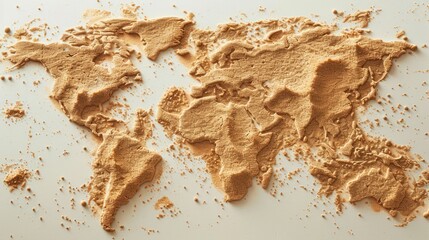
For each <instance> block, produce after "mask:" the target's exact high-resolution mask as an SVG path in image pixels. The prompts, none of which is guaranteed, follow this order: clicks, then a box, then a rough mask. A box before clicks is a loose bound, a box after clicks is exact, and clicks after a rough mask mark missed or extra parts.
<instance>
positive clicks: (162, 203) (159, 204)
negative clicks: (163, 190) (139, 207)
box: [154, 196, 174, 210]
mask: <svg viewBox="0 0 429 240" xmlns="http://www.w3.org/2000/svg"><path fill="white" fill-rule="evenodd" d="M173 206H174V204H173V202H172V201H171V200H170V199H169V198H168V197H166V196H164V197H162V198H160V199H158V201H156V203H155V205H154V208H155V209H156V210H159V209H162V208H164V209H170V208H172V207H173Z"/></svg>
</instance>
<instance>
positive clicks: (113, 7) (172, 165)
mask: <svg viewBox="0 0 429 240" xmlns="http://www.w3.org/2000/svg"><path fill="white" fill-rule="evenodd" d="M119 2H121V3H119ZM126 2H128V1H113V0H112V1H110V2H108V1H105V0H100V3H98V2H97V1H95V0H79V1H77V0H73V1H71V0H67V1H58V0H46V1H41V0H32V1H25V0H20V1H10V0H0V29H1V33H0V35H1V34H3V29H4V28H5V27H6V26H9V27H11V28H12V30H14V29H17V28H19V27H20V26H22V25H23V24H25V23H26V22H28V21H30V20H32V19H35V18H40V19H41V21H40V22H41V23H45V22H46V23H47V24H48V25H49V26H50V27H51V28H54V27H55V29H58V31H59V33H57V34H56V35H54V36H52V37H51V39H52V41H55V40H58V39H59V37H60V36H61V33H62V32H63V31H64V30H65V29H67V28H70V27H74V26H77V25H80V24H82V18H81V15H82V13H83V12H84V10H86V9H88V8H97V9H105V10H109V11H112V12H113V13H114V14H115V15H116V16H119V13H120V11H119V10H120V7H121V4H123V3H126ZM135 3H136V4H139V5H141V7H142V10H143V13H144V14H145V15H146V16H148V17H149V18H156V17H163V16H179V17H185V14H184V13H183V11H184V10H187V11H191V12H193V13H195V15H196V16H195V20H196V22H197V25H198V26H199V27H200V28H206V27H209V28H213V27H215V26H216V25H217V24H220V23H225V22H228V21H229V17H232V18H233V19H236V20H240V19H241V20H243V21H253V20H261V19H267V18H280V17H292V16H307V17H310V18H312V19H314V20H317V21H324V22H328V23H331V22H332V21H333V20H334V18H335V16H334V15H333V14H332V10H333V9H338V10H342V11H346V12H347V13H352V12H354V11H356V10H365V9H368V8H370V7H375V9H378V8H379V9H381V10H382V11H381V12H380V13H379V14H374V19H373V21H372V22H371V23H370V29H371V30H372V31H373V32H372V33H371V35H370V36H372V37H374V38H382V39H384V40H395V39H396V38H395V35H396V33H397V32H398V31H399V30H405V31H406V34H407V36H408V37H409V39H410V42H411V43H414V44H416V45H418V46H421V45H423V44H429V6H428V4H429V3H428V2H427V1H424V0H422V1H389V0H385V1H369V0H368V1H367V0H365V1H359V2H353V1H344V0H342V1H341V0H338V1H312V0H296V1H286V0H279V1H256V0H252V1H250V0H248V1H231V0H216V1H180V0H174V1H164V0H163V1H156V0H154V1H136V2H135ZM173 4H175V5H176V6H177V7H176V8H174V7H173ZM17 5H18V6H19V8H17V7H16V6H17ZM259 6H263V7H265V8H266V11H265V12H260V11H258V9H259ZM38 8H41V10H38ZM243 14H245V15H243ZM2 47H3V48H2V49H1V51H4V45H3V46H2ZM164 59H168V60H171V61H173V62H174V69H175V71H170V70H169V66H168V65H167V64H166V63H165V62H164ZM396 63H397V64H398V66H396V65H397V64H395V67H394V68H393V69H392V70H391V72H390V74H389V77H388V78H387V80H386V81H384V82H383V83H381V86H380V92H379V94H380V96H386V95H387V94H391V95H392V102H393V106H396V105H397V104H398V103H401V104H403V105H408V106H413V105H415V106H416V107H415V109H416V110H415V111H414V110H413V111H411V112H410V113H408V114H406V116H405V120H406V123H407V124H408V125H409V127H408V128H404V127H402V126H399V125H397V124H395V121H392V124H386V123H385V122H382V124H381V126H380V127H376V128H374V129H372V130H370V129H369V128H368V127H366V129H367V131H368V132H369V133H370V134H372V135H375V136H386V137H388V138H390V139H392V140H393V141H394V142H396V143H400V144H409V145H411V146H412V147H413V152H415V153H418V154H420V155H421V156H423V157H424V158H425V159H426V160H429V148H428V146H429V144H428V143H429V137H428V136H425V132H429V121H428V120H429V116H428V115H429V114H428V110H429V107H428V106H429V104H428V93H427V91H428V86H427V85H426V86H422V83H423V81H428V80H429V74H428V73H421V72H419V71H420V70H427V69H429V50H428V48H420V49H419V50H418V51H417V52H415V53H414V54H412V55H407V56H403V57H402V58H401V59H400V60H399V61H397V62H396ZM151 65H153V63H151V62H150V61H149V60H144V61H143V62H142V63H139V64H138V65H137V66H138V68H139V69H140V70H141V72H142V75H143V78H144V84H142V85H139V86H138V87H137V88H136V89H135V90H134V92H135V96H131V94H130V92H126V91H125V92H121V93H120V94H119V95H121V94H122V95H124V96H127V98H128V100H129V102H130V103H131V104H130V105H131V106H132V108H137V107H141V108H144V109H149V108H150V107H153V108H154V110H156V104H157V103H158V102H159V100H160V98H161V97H162V95H163V93H164V92H165V90H166V89H168V88H169V87H170V86H173V85H176V86H183V87H185V88H189V86H190V85H191V84H193V83H195V81H194V80H192V79H191V78H190V77H189V76H187V75H186V73H187V70H186V69H185V67H184V66H182V65H181V64H180V63H179V62H178V61H177V59H176V58H175V56H174V55H173V54H171V52H169V51H167V52H166V53H163V54H162V55H161V56H160V58H159V59H158V61H157V64H156V65H157V67H156V68H153V67H152V68H149V66H151ZM9 66H10V65H8V64H7V63H6V62H2V63H0V75H5V76H12V77H13V80H12V81H8V80H7V81H4V82H0V108H1V109H3V108H4V107H6V106H8V104H11V103H14V102H15V101H18V100H19V101H22V102H23V104H24V108H25V109H26V111H27V116H26V117H25V118H24V119H22V120H18V121H15V122H13V121H11V120H8V119H6V118H5V117H4V115H2V116H0V149H1V151H0V163H1V164H13V163H18V164H23V165H25V166H27V167H28V168H29V169H30V170H34V169H39V171H40V173H41V175H40V179H37V177H33V178H31V179H30V180H29V182H28V186H29V187H31V189H32V193H28V192H27V191H14V192H13V193H9V191H8V189H7V187H6V186H5V185H3V184H1V185H0V196H1V197H0V239H9V238H10V237H11V235H12V237H13V239H82V240H83V239H112V237H114V238H115V239H122V238H125V239H287V238H291V239H304V238H305V239H348V238H350V239H368V240H369V239H415V240H417V239H428V237H429V221H428V220H426V219H424V218H423V217H421V216H418V218H417V219H416V220H415V221H413V222H411V223H410V224H409V225H408V226H407V227H404V228H399V227H395V226H394V225H395V224H396V223H397V222H395V221H394V220H388V219H387V217H388V214H387V213H385V212H384V211H381V212H375V211H374V210H373V209H372V208H371V206H370V205H369V204H365V203H364V202H362V203H361V204H357V205H350V204H346V210H345V211H344V213H343V214H342V215H341V216H336V215H335V217H332V216H330V215H328V216H327V218H326V219H324V218H322V217H321V214H322V213H324V212H335V208H334V205H333V203H332V200H320V199H319V198H318V197H317V196H316V195H314V194H311V193H309V192H307V191H305V190H303V189H302V188H300V187H299V186H300V185H304V186H307V187H308V188H315V189H316V190H317V189H318V186H316V187H314V186H313V183H314V178H312V177H311V176H309V174H308V173H307V171H303V172H301V173H300V174H299V176H296V177H294V178H293V180H289V181H286V182H287V183H288V185H286V186H284V187H281V188H280V191H282V192H283V193H284V196H280V195H278V196H277V197H272V196H271V195H270V194H269V192H265V191H264V190H262V189H261V188H260V187H259V186H257V185H254V187H252V188H251V189H250V190H249V193H248V195H247V197H246V199H244V200H242V201H239V202H236V203H232V204H225V206H224V207H222V206H221V205H220V204H219V203H216V202H215V201H214V198H217V199H222V198H223V196H222V193H221V192H219V191H218V190H217V189H215V188H214V187H213V186H212V185H211V182H210V181H211V180H210V177H209V176H208V175H207V174H205V173H204V171H203V170H198V169H204V163H203V162H202V161H201V160H199V159H198V158H196V159H195V160H192V161H190V160H188V161H186V163H183V162H179V161H177V160H176V159H175V158H174V157H173V156H172V155H171V154H169V153H168V152H166V151H165V149H166V147H168V146H169V145H170V144H171V141H170V140H169V139H168V138H166V136H165V135H164V133H163V131H162V127H161V126H160V125H158V124H156V126H157V128H156V130H155V136H156V142H157V143H158V145H157V146H153V145H152V144H150V143H149V146H150V147H151V148H153V149H157V150H158V151H160V152H161V155H162V156H163V158H164V173H163V175H162V177H161V180H160V182H161V183H160V184H154V186H153V187H152V188H149V189H144V188H142V189H141V190H140V191H139V193H138V194H137V196H136V197H134V198H133V199H132V201H131V202H130V203H129V204H128V205H127V206H124V207H122V208H121V209H120V211H119V213H118V214H117V220H118V221H119V222H120V225H124V226H125V229H124V230H119V229H118V231H117V233H116V234H114V235H111V234H109V233H106V232H105V231H103V229H102V228H101V226H100V224H99V222H98V216H94V215H93V214H92V213H91V211H89V210H88V209H85V208H83V207H81V206H80V204H79V203H80V201H81V200H86V199H87V193H86V192H85V191H77V192H75V193H73V194H71V193H69V191H68V189H69V188H73V189H79V187H80V186H81V185H82V184H84V183H87V182H88V181H89V178H90V176H91V167H90V163H91V159H92V156H91V155H90V154H88V153H87V152H85V151H84V150H83V147H85V146H86V147H88V148H89V149H94V148H95V147H96V144H95V142H94V141H93V139H92V137H91V136H90V134H88V132H87V131H86V130H85V129H82V128H80V127H78V126H76V125H74V124H72V123H70V122H69V121H68V119H67V118H66V116H65V115H64V114H63V113H62V112H61V111H59V110H58V109H57V108H56V107H54V105H53V104H52V102H51V100H49V98H48V95H49V92H50V88H51V86H52V83H53V79H52V78H51V77H50V76H49V74H48V73H46V71H45V70H44V69H43V68H42V67H41V66H40V65H38V64H34V63H33V64H28V65H27V66H26V67H24V68H23V69H21V70H18V71H14V72H6V68H7V67H9ZM155 70H156V73H154V71H155ZM181 74H184V75H185V77H182V76H181ZM35 80H41V83H40V85H39V86H37V87H35V86H33V84H32V82H33V81H35ZM24 82H25V83H24ZM398 84H401V85H402V87H399V86H398ZM148 89H149V90H148ZM392 89H394V90H392ZM145 91H146V92H149V94H143V93H144V92H145ZM404 93H406V94H407V96H404V95H403V94H404ZM141 98H144V102H142V101H141ZM377 110H379V111H380V112H381V113H378V112H377ZM130 112H132V111H130ZM384 114H386V115H387V116H389V118H392V119H395V120H396V119H399V118H401V116H400V115H395V114H394V113H393V112H392V111H391V110H390V106H387V107H386V106H385V108H384V109H383V108H382V107H380V106H378V105H371V106H370V107H369V109H368V110H367V111H366V112H364V113H362V114H360V115H361V117H360V118H361V120H366V119H369V120H373V119H375V118H381V116H382V115H384ZM402 117H403V116H402ZM364 126H366V125H364ZM29 134H31V135H32V138H31V139H30V138H29ZM152 141H153V140H152ZM46 146H50V149H49V150H48V149H46ZM64 151H67V152H69V154H68V155H66V156H63V153H64ZM32 152H33V153H34V154H35V156H36V158H33V157H32V156H31V153H32ZM38 157H42V158H43V160H42V161H39V160H38V159H37V158H38ZM185 164H186V165H188V166H190V167H192V168H193V169H194V170H195V173H194V174H189V173H187V174H186V175H185V176H180V173H181V172H182V171H184V170H185ZM277 166H278V167H284V168H285V169H286V170H287V172H289V171H292V170H295V169H297V168H299V167H303V165H302V164H301V163H299V162H293V161H292V162H289V161H284V160H282V159H280V158H279V163H278V165H277ZM62 176H63V177H64V178H65V181H61V180H60V178H61V177H62ZM3 177H4V173H0V178H3ZM283 178H285V177H284V176H283ZM297 180H298V181H299V183H297ZM164 186H167V188H164ZM184 186H186V190H185V189H184ZM61 188H62V189H63V191H61V190H60V189H61ZM151 189H152V190H151ZM197 193H198V194H199V199H200V201H204V200H205V201H206V202H207V204H201V203H200V204H198V203H195V202H194V197H195V196H196V195H197ZM139 195H141V196H139ZM162 196H168V197H169V198H170V199H171V200H172V201H173V202H174V204H175V208H176V209H177V210H180V211H181V213H180V214H178V216H176V217H166V218H164V219H161V220H158V219H157V218H156V216H157V214H158V213H159V211H157V210H155V209H154V207H153V204H154V203H155V201H156V200H157V199H158V198H160V197H162ZM26 198H27V199H26ZM72 198H73V199H75V201H76V206H75V207H74V209H72V207H71V199H72ZM148 199H151V201H150V202H149V203H146V204H143V203H142V201H145V200H148ZM11 201H13V204H11ZM329 201H330V202H329ZM323 202H326V203H327V204H326V205H323ZM314 203H316V204H317V205H318V207H317V208H314V207H312V205H313V204H314ZM32 208H35V209H36V212H33V211H32ZM359 213H361V214H362V217H359V216H358V214H359ZM218 215H219V216H220V217H219V216H218ZM62 216H66V217H68V218H70V219H72V222H68V221H65V220H63V219H62ZM40 217H43V221H40V220H39V218H40ZM75 220H76V221H77V222H80V223H82V222H85V224H84V225H83V224H77V223H76V222H75ZM61 223H63V224H64V226H65V227H70V230H69V231H67V230H66V229H65V228H64V227H61V225H60V224H61ZM115 226H116V227H118V226H119V225H118V224H115ZM143 228H145V229H153V230H155V231H159V232H158V233H153V234H150V235H149V236H148V234H147V232H146V231H145V230H144V229H143Z"/></svg>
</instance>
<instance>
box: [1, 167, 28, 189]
mask: <svg viewBox="0 0 429 240" xmlns="http://www.w3.org/2000/svg"><path fill="white" fill-rule="evenodd" d="M30 176H31V174H30V172H29V171H28V170H27V169H25V168H15V169H11V170H10V171H9V173H8V174H7V175H6V177H5V179H4V180H3V181H4V183H5V184H6V185H7V186H8V187H9V190H10V191H13V190H15V189H17V188H21V189H23V188H24V187H25V185H26V184H27V180H28V178H29V177H30Z"/></svg>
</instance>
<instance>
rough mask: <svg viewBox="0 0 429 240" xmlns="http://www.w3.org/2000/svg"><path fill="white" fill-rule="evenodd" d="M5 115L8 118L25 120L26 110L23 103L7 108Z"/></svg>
mask: <svg viewBox="0 0 429 240" xmlns="http://www.w3.org/2000/svg"><path fill="white" fill-rule="evenodd" d="M4 114H5V115H6V117H7V118H23V117H24V116H25V110H24V109H23V106H22V103H21V102H19V101H18V102H16V103H15V105H14V106H11V107H9V108H6V110H4Z"/></svg>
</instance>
